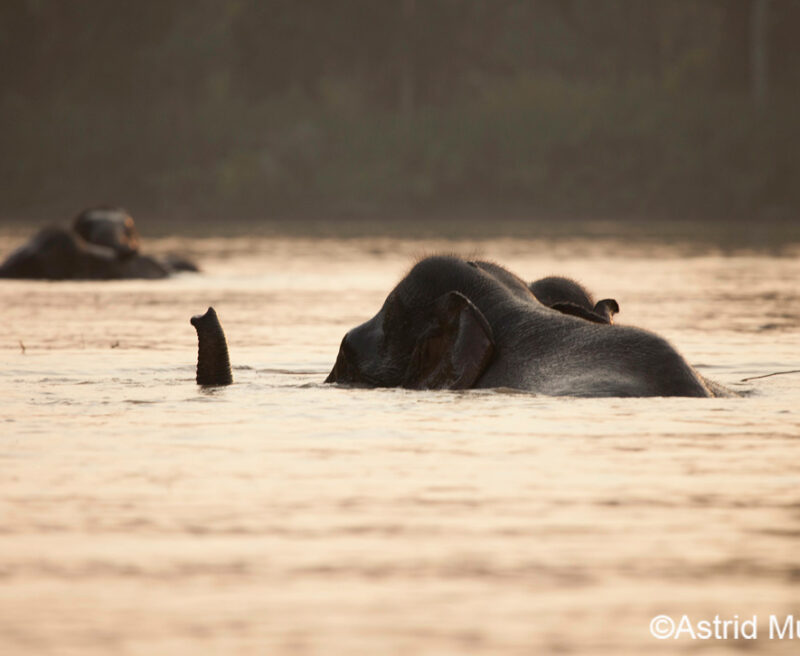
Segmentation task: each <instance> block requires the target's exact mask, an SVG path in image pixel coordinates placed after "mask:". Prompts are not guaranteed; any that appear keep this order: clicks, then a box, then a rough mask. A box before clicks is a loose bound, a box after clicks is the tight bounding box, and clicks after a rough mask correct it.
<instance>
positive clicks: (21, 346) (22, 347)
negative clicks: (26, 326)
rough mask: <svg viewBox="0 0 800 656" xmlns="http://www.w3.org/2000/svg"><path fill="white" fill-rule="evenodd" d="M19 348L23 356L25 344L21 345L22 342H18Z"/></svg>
mask: <svg viewBox="0 0 800 656" xmlns="http://www.w3.org/2000/svg"><path fill="white" fill-rule="evenodd" d="M19 347H20V348H21V349H22V355H25V344H23V343H22V340H19Z"/></svg>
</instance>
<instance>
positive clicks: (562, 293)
mask: <svg viewBox="0 0 800 656" xmlns="http://www.w3.org/2000/svg"><path fill="white" fill-rule="evenodd" d="M528 288H529V289H530V290H531V291H532V292H533V295H534V296H535V297H536V298H537V299H538V300H539V302H540V303H544V304H545V305H546V306H547V307H550V308H553V309H554V310H558V311H559V312H561V313H563V314H571V315H573V316H576V317H581V318H582V319H586V320H587V321H593V322H594V323H614V315H615V314H619V304H618V303H617V301H616V300H614V299H613V298H604V299H602V300H601V301H597V303H595V302H594V301H593V300H592V295H591V294H590V293H589V292H588V291H587V290H586V289H585V288H584V287H583V286H582V285H581V284H579V283H577V282H575V281H574V280H572V279H570V278H564V277H562V276H548V277H547V278H542V279H540V280H536V281H535V282H532V283H531V284H530V285H528Z"/></svg>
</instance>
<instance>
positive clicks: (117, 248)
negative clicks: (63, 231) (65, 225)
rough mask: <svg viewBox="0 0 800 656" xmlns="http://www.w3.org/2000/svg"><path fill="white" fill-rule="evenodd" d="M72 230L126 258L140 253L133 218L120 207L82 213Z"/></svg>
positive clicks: (74, 222)
mask: <svg viewBox="0 0 800 656" xmlns="http://www.w3.org/2000/svg"><path fill="white" fill-rule="evenodd" d="M72 229H73V230H74V231H75V232H76V233H77V234H78V235H80V236H81V237H82V238H83V239H84V240H85V241H86V242H88V243H90V244H96V245H98V246H105V247H107V248H110V249H112V250H113V251H114V252H115V253H116V254H117V256H118V257H120V258H126V257H130V256H132V255H135V254H136V253H138V252H139V241H140V240H139V233H138V231H137V230H136V226H135V225H134V223H133V218H132V217H131V216H130V214H128V213H127V212H126V211H125V210H123V209H122V208H119V207H106V206H102V207H93V208H90V209H87V210H84V211H83V212H81V213H80V214H79V215H78V216H76V217H75V219H74V220H73V222H72Z"/></svg>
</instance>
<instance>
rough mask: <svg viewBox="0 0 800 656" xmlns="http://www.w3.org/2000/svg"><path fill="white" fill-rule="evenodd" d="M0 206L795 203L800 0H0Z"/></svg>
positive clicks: (542, 211) (536, 208)
mask: <svg viewBox="0 0 800 656" xmlns="http://www.w3.org/2000/svg"><path fill="white" fill-rule="evenodd" d="M0 60H2V62H3V65H2V67H0V77H1V78H2V80H1V83H2V84H1V86H0V94H2V95H1V96H0V152H2V157H1V158H0V217H2V218H3V219H6V220H14V219H16V220H24V219H27V218H34V219H40V218H44V217H49V218H52V219H62V218H68V217H69V216H71V215H73V214H74V213H75V212H76V211H77V210H78V209H80V208H81V207H84V206H86V205H91V204H96V203H99V202H108V203H114V204H121V205H124V206H126V207H127V208H128V209H129V210H130V211H131V212H132V213H133V215H134V216H135V217H137V219H138V218H139V216H141V215H142V214H148V215H151V216H158V217H165V218H169V217H195V216H196V217H201V218H203V217H205V218H207V219H209V220H211V219H214V218H226V219H228V218H232V217H233V218H236V219H242V220H244V219H256V218H265V217H303V216H313V217H324V218H331V219H335V218H337V217H339V218H341V217H373V218H391V217H403V216H440V215H451V216H455V215H459V214H460V213H468V214H471V215H474V216H480V215H481V214H483V215H486V214H487V213H489V214H490V215H495V216H519V217H528V216H550V217H582V218H590V219H591V218H625V217H630V218H635V217H652V218H654V219H655V218H667V219H669V218H684V219H685V218H697V217H702V218H703V219H707V220H716V221H725V220H728V219H732V218H740V219H742V218H743V219H752V218H759V219H760V220H774V221H793V220H796V219H797V217H798V214H800V184H799V183H800V114H798V108H799V107H800V102H798V99H800V1H798V0H658V1H642V0H528V1H515V0H382V1H375V0H338V1H336V2H331V1H329V0H302V1H298V0H164V1H161V2H155V1H149V0H147V1H142V2H111V1H109V0H69V1H65V0H3V2H2V3H1V4H0Z"/></svg>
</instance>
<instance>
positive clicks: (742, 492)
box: [0, 237, 800, 656]
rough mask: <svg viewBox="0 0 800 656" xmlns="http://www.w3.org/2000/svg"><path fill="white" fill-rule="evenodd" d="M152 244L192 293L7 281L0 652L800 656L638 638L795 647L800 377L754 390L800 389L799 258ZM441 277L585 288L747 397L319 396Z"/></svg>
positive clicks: (1, 356) (605, 248)
mask: <svg viewBox="0 0 800 656" xmlns="http://www.w3.org/2000/svg"><path fill="white" fill-rule="evenodd" d="M18 242H19V240H18V239H16V238H11V237H5V238H0V256H2V257H4V256H5V255H6V254H7V253H8V251H9V250H10V249H11V248H12V247H13V246H14V245H16V244H17V243H18ZM149 245H150V249H151V250H162V251H164V250H168V249H171V248H177V249H179V250H181V249H182V250H184V251H187V252H189V253H191V254H193V255H194V256H196V257H197V258H198V259H199V260H200V262H201V263H202V265H203V267H204V269H205V273H203V274H201V275H183V276H180V277H177V278H175V279H172V280H167V281H157V282H146V281H130V282H106V283H98V282H63V283H46V282H17V281H0V300H1V301H2V306H3V320H2V330H0V367H1V371H2V374H0V394H2V399H3V402H2V409H3V412H2V417H0V432H1V435H2V436H1V437H0V481H1V482H0V486H2V487H0V490H2V496H1V497H0V522H1V523H0V653H2V654H91V655H100V654H103V655H105V654H137V655H138V654H148V655H150V654H170V655H172V654H270V655H273V654H277V655H282V654H324V655H325V656H332V655H338V654H342V655H351V654H353V655H357V654H365V655H366V654H369V655H375V654H430V655H439V654H478V655H481V654H492V655H494V654H498V655H505V654H542V653H590V654H637V655H638V654H642V653H650V652H656V653H678V652H681V653H682V652H683V651H694V650H696V649H698V648H700V649H704V650H705V651H707V652H710V653H715V654H716V653H736V652H739V651H740V650H741V649H742V648H744V647H748V646H749V647H751V648H753V649H754V650H755V652H757V653H776V654H778V653H780V654H782V653H786V654H789V653H797V650H798V646H800V640H795V641H788V640H782V641H777V640H773V641H770V640H768V639H766V638H761V637H760V638H759V640H758V643H757V645H756V644H753V643H749V644H744V643H743V642H742V641H738V642H737V641H732V640H729V641H713V640H712V641H704V642H699V641H697V642H693V641H692V640H690V639H680V640H678V641H674V640H666V641H657V640H655V639H654V638H653V637H651V635H650V631H649V629H648V626H649V623H650V620H651V618H652V617H653V616H655V615H658V614H662V613H663V614H668V615H671V616H673V617H676V618H679V617H680V616H681V615H682V614H687V615H689V616H690V617H692V618H694V619H696V620H700V619H704V618H711V619H713V617H714V615H716V614H719V615H720V616H722V617H726V618H733V617H734V615H739V616H740V617H745V618H749V617H752V616H753V615H757V616H758V618H759V622H760V624H762V625H765V623H766V621H767V618H768V616H769V615H770V614H771V613H774V614H779V615H782V616H785V615H786V614H790V613H794V615H795V616H796V617H797V618H798V619H800V589H798V584H800V555H799V554H800V457H798V447H800V440H799V439H798V438H799V437H800V410H799V409H798V406H799V405H800V404H798V400H800V393H799V392H800V374H789V375H780V376H772V377H767V378H760V379H756V380H751V381H749V382H741V381H742V379H744V378H750V377H755V376H762V375H765V374H769V373H773V372H777V371H787V370H793V369H800V328H799V327H798V325H799V324H800V322H799V321H798V320H799V319H800V292H799V291H798V280H800V263H799V262H798V257H797V255H798V253H800V250H798V249H796V248H794V249H793V248H792V247H787V248H784V249H782V250H781V252H780V253H779V254H778V255H775V254H771V255H769V254H763V253H757V252H755V253H754V252H745V251H737V252H732V253H727V254H723V253H720V252H718V251H716V250H715V249H713V248H709V247H703V248H693V247H687V246H686V245H680V244H676V245H673V246H669V247H663V246H661V247H655V246H652V245H647V244H639V245H636V244H627V243H622V242H610V241H603V240H597V239H595V240H592V241H589V240H583V241H582V240H562V241H559V242H557V243H548V242H539V241H520V240H516V241H513V240H497V241H482V242H447V243H444V242H441V243H436V242H431V241H426V242H413V241H402V240H394V239H353V240H331V239H304V238H291V239H290V238H271V239H266V238H264V239H226V240H220V239H194V240H185V241H180V242H176V241H175V240H161V241H155V242H152V241H151V242H150V244H149ZM438 250H447V251H454V252H457V253H459V254H467V255H475V254H478V255H481V256H483V257H486V258H490V259H494V260H496V261H498V262H500V263H502V264H504V265H506V266H507V267H509V268H510V269H511V270H513V271H515V272H516V273H519V274H520V275H522V276H523V277H525V278H528V279H534V278H538V277H541V276H544V275H548V274H553V273H559V274H566V275H569V276H572V277H574V278H577V279H578V280H580V281H582V282H583V283H584V284H586V286H587V287H589V288H590V289H591V290H592V291H594V292H595V293H596V294H597V295H598V297H601V298H602V297H608V296H611V297H614V298H616V299H617V300H618V301H619V303H620V306H621V310H622V311H621V314H620V315H619V317H618V319H619V323H626V324H632V325H638V326H641V327H645V328H649V329H651V330H655V331H657V332H659V333H661V334H663V335H664V336H666V337H667V338H668V339H670V340H671V341H672V342H673V343H674V344H675V345H676V346H677V347H678V349H679V350H680V351H681V352H682V353H683V354H684V355H685V356H686V358H687V359H688V360H689V361H690V362H691V363H693V364H695V365H696V366H697V367H698V369H699V370H700V371H701V372H702V373H704V374H705V375H707V376H708V377H710V378H713V379H715V380H717V381H719V382H722V383H724V384H726V385H728V386H730V387H732V388H734V389H736V390H739V391H743V392H747V395H746V396H744V397H742V398H736V399H703V400H698V399H600V400H587V399H568V398H548V397H536V396H532V395H529V394H521V393H508V392H503V391H467V392H458V393H453V392H413V391H405V390H374V391H370V390H353V389H343V388H336V387H331V386H326V385H323V384H322V381H323V380H324V378H325V376H326V374H327V372H328V371H329V369H330V368H331V366H332V364H333V361H334V359H335V355H336V352H337V348H338V344H339V341H340V340H341V337H342V335H343V334H344V332H345V331H346V330H347V329H349V328H350V327H352V326H354V325H356V324H358V323H360V322H362V321H363V320H365V319H367V318H369V317H371V316H372V315H373V314H374V313H375V312H376V311H377V309H378V308H379V306H380V304H381V303H382V301H383V298H384V297H385V295H386V294H387V292H388V291H389V290H390V289H391V288H392V286H393V285H394V284H395V283H396V282H397V281H398V280H399V278H400V277H402V275H403V274H404V273H405V271H406V270H407V269H408V268H409V266H410V265H411V263H412V262H413V260H414V258H415V257H418V256H419V255H422V254H425V253H430V252H434V251H438ZM209 305H213V306H214V307H215V308H216V309H217V311H218V313H219V315H220V318H221V320H222V322H223V325H224V327H225V330H226V332H227V336H228V340H229V343H230V350H231V360H232V362H233V365H234V377H235V379H236V384H235V385H233V386H231V387H228V388H217V389H211V390H203V389H199V388H197V386H196V385H195V384H194V364H195V356H196V338H195V334H194V330H193V329H192V327H191V326H190V325H189V322H188V320H189V317H190V316H191V315H193V314H196V313H198V312H202V311H204V310H205V308H206V307H207V306H209ZM762 631H764V632H765V631H766V627H765V626H762ZM755 652H753V653H755Z"/></svg>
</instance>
